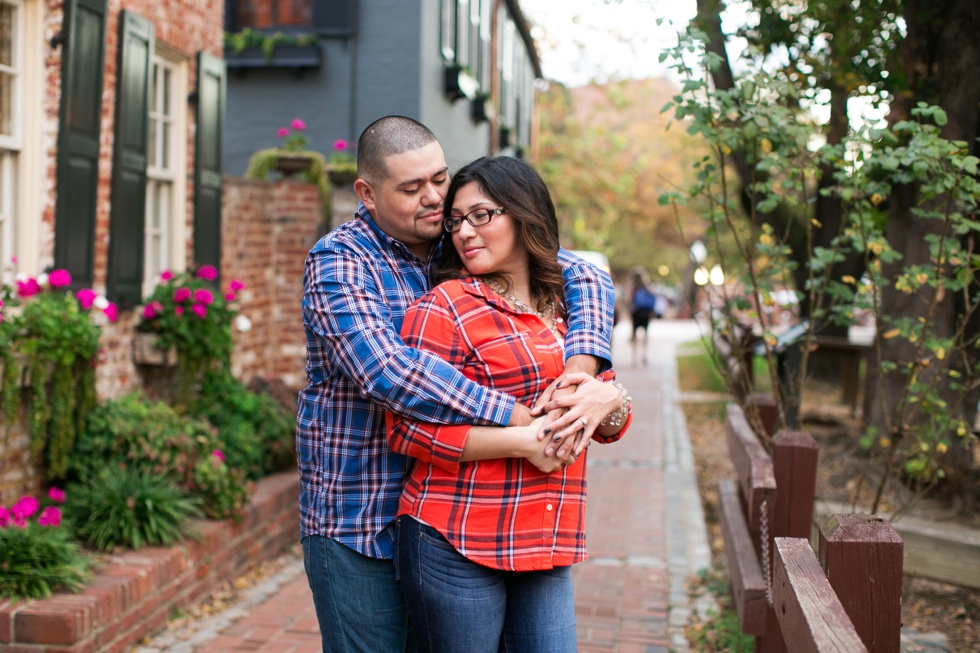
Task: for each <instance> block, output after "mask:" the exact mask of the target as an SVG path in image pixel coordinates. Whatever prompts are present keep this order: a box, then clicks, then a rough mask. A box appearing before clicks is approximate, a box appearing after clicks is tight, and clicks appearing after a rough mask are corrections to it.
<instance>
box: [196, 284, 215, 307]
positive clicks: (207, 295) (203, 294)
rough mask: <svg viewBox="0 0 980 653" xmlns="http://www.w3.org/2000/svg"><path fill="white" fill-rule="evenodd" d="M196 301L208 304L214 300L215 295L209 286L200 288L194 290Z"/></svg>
mask: <svg viewBox="0 0 980 653" xmlns="http://www.w3.org/2000/svg"><path fill="white" fill-rule="evenodd" d="M194 301H195V302H197V303H198V304H204V305H205V306H207V305H208V304H210V303H211V302H213V301H214V295H213V294H211V291H210V290H208V289H207V288H198V289H197V290H195V291H194Z"/></svg>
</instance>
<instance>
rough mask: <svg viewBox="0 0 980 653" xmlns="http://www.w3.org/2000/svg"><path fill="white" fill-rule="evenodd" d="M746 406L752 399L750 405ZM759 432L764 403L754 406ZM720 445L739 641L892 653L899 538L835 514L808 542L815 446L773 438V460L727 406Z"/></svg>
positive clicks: (883, 524) (876, 524)
mask: <svg viewBox="0 0 980 653" xmlns="http://www.w3.org/2000/svg"><path fill="white" fill-rule="evenodd" d="M749 399H750V400H753V399H755V398H754V397H750V398H749ZM760 403H761V404H762V409H761V410H759V415H760V417H761V421H762V423H763V424H764V425H765V427H766V428H770V429H771V428H772V423H773V421H772V420H771V419H767V417H766V416H767V414H768V413H769V411H770V410H771V406H772V401H771V399H769V400H766V401H762V402H760ZM725 431H726V439H727V443H728V449H729V454H730V456H731V459H732V462H733V464H734V466H735V471H736V477H737V479H736V480H734V481H733V480H721V481H719V483H718V494H719V513H720V517H721V524H722V533H723V536H724V539H725V552H726V556H727V558H728V565H729V570H730V575H731V584H732V594H733V596H734V598H735V606H736V609H737V610H738V614H739V620H740V623H741V627H742V630H743V632H745V633H748V634H751V635H755V636H756V637H757V640H756V641H757V644H756V650H757V651H761V652H764V653H772V652H781V651H787V650H788V649H787V645H786V642H787V641H788V642H792V650H793V651H794V652H796V651H801V652H807V651H814V652H820V653H824V652H829V651H840V652H842V653H843V652H846V653H855V652H860V651H870V652H871V653H886V652H887V653H897V652H898V651H899V636H900V631H901V594H902V548H903V543H902V540H901V538H900V537H899V536H898V534H897V533H896V532H895V530H894V529H893V528H892V527H891V524H889V523H888V522H887V521H886V520H884V519H881V518H880V517H876V516H872V515H848V514H836V515H834V516H833V517H832V518H831V519H829V520H827V522H826V523H825V524H824V525H823V527H822V528H821V533H820V542H819V557H817V556H815V555H814V552H813V549H812V548H811V546H810V543H809V535H810V529H811V522H812V519H813V502H814V492H815V483H816V470H817V456H818V451H817V445H816V443H815V442H814V440H813V437H812V436H811V435H810V434H809V433H805V432H801V431H785V430H783V431H780V432H779V433H777V434H776V436H775V437H774V438H773V439H772V452H771V454H770V453H769V452H768V451H766V449H765V448H764V447H763V446H762V444H761V442H760V441H759V438H758V437H757V436H756V434H755V432H754V431H753V429H752V428H751V427H750V426H749V422H748V420H747V419H746V417H745V413H744V412H743V410H742V408H741V407H740V406H738V405H737V404H730V405H729V406H728V410H727V417H726V425H725Z"/></svg>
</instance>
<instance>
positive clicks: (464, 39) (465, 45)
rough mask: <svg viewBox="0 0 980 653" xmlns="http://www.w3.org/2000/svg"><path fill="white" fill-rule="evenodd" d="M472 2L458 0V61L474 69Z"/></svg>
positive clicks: (471, 69)
mask: <svg viewBox="0 0 980 653" xmlns="http://www.w3.org/2000/svg"><path fill="white" fill-rule="evenodd" d="M470 37H471V33H470V3H469V0H456V63H457V64H459V65H460V66H462V67H464V68H469V69H470V73H473V72H475V71H474V70H473V66H472V63H471V62H470Z"/></svg>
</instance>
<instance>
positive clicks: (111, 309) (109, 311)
mask: <svg viewBox="0 0 980 653" xmlns="http://www.w3.org/2000/svg"><path fill="white" fill-rule="evenodd" d="M102 312H103V313H105V316H106V317H107V318H109V321H110V322H115V321H116V320H118V319H119V307H118V306H116V305H115V304H113V303H112V302H109V305H108V306H106V307H105V308H103V309H102Z"/></svg>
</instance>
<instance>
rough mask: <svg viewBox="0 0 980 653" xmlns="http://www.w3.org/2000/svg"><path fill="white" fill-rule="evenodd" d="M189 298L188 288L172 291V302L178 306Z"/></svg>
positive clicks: (189, 291)
mask: <svg viewBox="0 0 980 653" xmlns="http://www.w3.org/2000/svg"><path fill="white" fill-rule="evenodd" d="M190 298H191V290H190V288H178V289H177V290H175V291H174V301H175V302H177V303H178V304H180V303H181V302H186V301H187V300H188V299H190Z"/></svg>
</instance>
